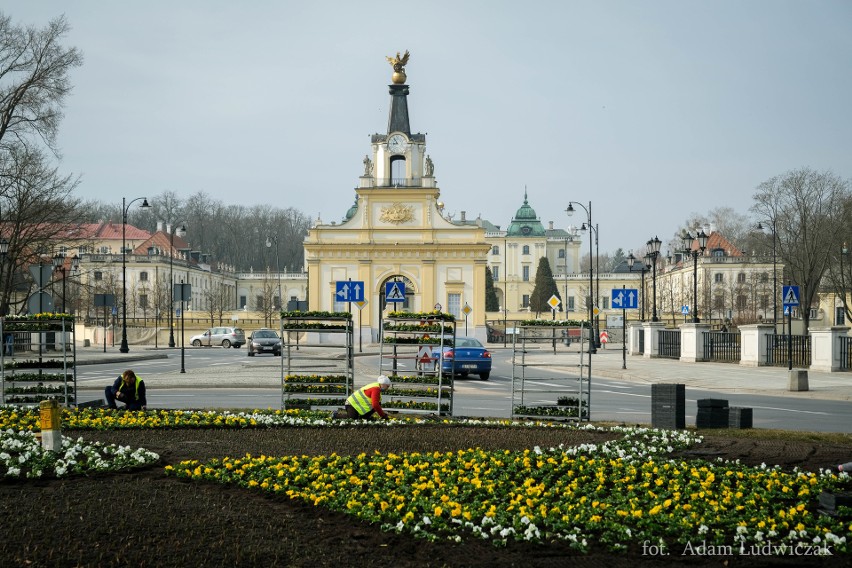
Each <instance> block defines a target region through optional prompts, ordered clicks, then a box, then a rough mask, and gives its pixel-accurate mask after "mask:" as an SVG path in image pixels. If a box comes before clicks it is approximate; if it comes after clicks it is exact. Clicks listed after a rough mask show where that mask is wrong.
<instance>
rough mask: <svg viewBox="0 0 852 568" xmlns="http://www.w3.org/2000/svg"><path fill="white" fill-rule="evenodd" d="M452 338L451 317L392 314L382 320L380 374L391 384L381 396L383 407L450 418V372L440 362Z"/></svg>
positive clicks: (451, 343) (451, 401) (452, 341)
mask: <svg viewBox="0 0 852 568" xmlns="http://www.w3.org/2000/svg"><path fill="white" fill-rule="evenodd" d="M455 339H456V321H455V318H454V317H453V316H452V315H450V314H442V313H433V312H430V313H426V314H416V313H404V312H391V314H390V315H389V316H388V317H385V318H383V319H382V343H381V347H380V357H379V372H380V373H381V374H383V375H386V376H388V377H390V379H391V381H392V385H391V388H390V390H388V391H387V392H386V393H385V394H384V395H382V406H383V407H385V408H389V409H394V410H396V411H399V412H406V413H437V414H438V415H439V416H452V414H453V372H451V373H449V374H445V373H444V369H443V367H444V365H443V362H444V352H445V348H451V347H452V346H453V345H454V344H455ZM451 371H455V362H453V365H452V366H451Z"/></svg>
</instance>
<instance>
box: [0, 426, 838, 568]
mask: <svg viewBox="0 0 852 568" xmlns="http://www.w3.org/2000/svg"><path fill="white" fill-rule="evenodd" d="M65 435H67V436H71V437H74V438H76V437H78V436H82V437H84V438H85V439H88V440H98V441H102V442H106V443H117V444H122V445H129V446H132V447H144V448H147V449H149V450H152V451H155V452H157V453H159V454H160V455H161V458H162V459H161V463H160V464H159V465H158V466H156V467H152V468H149V469H147V470H144V471H141V472H135V473H132V474H111V475H103V476H96V477H90V478H76V479H66V480H51V481H35V482H32V481H19V482H5V483H0V531H2V537H0V565H3V566H165V567H172V566H175V567H177V566H181V567H183V566H207V567H212V566H305V567H312V568H315V567H318V566H335V567H342V566H355V565H365V564H376V565H380V566H381V565H389V566H394V567H415V566H416V567H421V566H427V567H428V566H460V567H461V566H490V567H494V566H519V567H531V566H535V567H537V566H554V567H555V566H566V565H569V564H570V565H575V566H606V567H607V568H615V567H619V566H631V567H644V566H659V565H661V564H669V565H670V564H675V565H678V566H778V565H781V566H802V565H809V566H812V565H813V566H821V565H825V566H829V565H831V566H843V565H849V564H850V562H849V561H850V558H849V557H845V558H837V557H834V558H827V559H811V558H802V557H780V558H779V557H770V558H761V557H748V558H740V557H733V558H726V557H719V556H716V557H690V556H671V557H667V558H664V559H661V558H659V557H649V556H642V551H641V548H639V547H638V546H635V545H634V546H633V548H632V549H631V550H630V551H629V552H628V553H626V554H623V555H614V554H612V553H610V552H608V551H606V550H604V549H603V548H596V549H595V550H593V551H592V552H591V553H589V554H585V555H579V554H578V553H577V552H575V551H573V550H571V549H570V548H568V547H567V546H564V545H560V544H548V545H537V544H529V543H516V542H510V543H509V544H508V545H507V546H506V547H505V548H495V547H494V546H493V545H492V544H490V543H488V542H478V541H470V542H465V543H463V544H454V543H448V542H438V543H431V542H428V541H424V540H421V539H416V538H413V537H409V536H403V535H397V534H390V533H384V532H382V531H381V530H379V528H378V527H376V526H371V525H369V524H366V523H362V522H358V521H356V520H353V519H352V518H351V517H348V516H346V515H342V514H338V513H331V512H328V511H326V510H324V509H320V508H315V507H312V506H308V505H304V504H301V503H299V502H295V501H290V500H288V499H286V498H282V497H280V496H270V495H266V494H261V493H258V492H252V491H248V490H243V489H239V488H234V487H226V486H222V485H218V484H213V483H210V484H208V483H198V482H186V481H181V480H177V479H175V478H173V477H166V476H165V475H164V473H163V468H162V466H163V465H166V464H169V463H172V464H174V463H178V462H179V461H182V460H186V459H199V460H207V459H209V458H213V457H224V456H242V455H245V454H246V453H250V454H252V455H260V454H266V455H291V454H296V455H302V454H307V455H318V454H327V453H331V452H337V453H340V454H348V453H361V452H367V453H370V452H372V451H374V450H376V451H381V452H390V451H392V452H409V451H419V452H425V451H446V450H456V449H462V448H470V447H482V448H491V449H498V448H499V449H523V448H529V447H532V446H534V445H539V446H542V447H550V446H555V445H558V444H566V445H575V444H579V443H584V442H597V443H599V442H603V441H606V440H608V439H611V438H613V437H615V436H614V435H613V434H608V433H594V432H578V431H571V430H567V431H566V430H562V429H545V428H541V429H518V428H511V429H509V428H506V429H493V428H489V429H486V428H473V427H471V428H466V427H455V428H441V427H431V426H430V427H422V428H389V429H383V428H379V429H372V428H371V429H361V428H292V429H289V428H284V429H269V430H266V429H257V430H164V431H151V430H147V431H139V430H128V431H109V432H88V431H87V432H65ZM678 457H681V458H689V459H692V458H703V459H715V458H719V457H721V458H725V459H732V460H733V459H739V460H740V462H741V463H745V464H749V465H759V464H761V463H766V464H779V465H781V466H783V467H784V468H785V469H792V468H793V467H800V468H803V469H807V470H811V471H815V470H817V469H820V468H823V467H826V466H828V465H829V464H836V463H841V462H846V461H850V459H852V443H850V444H826V443H822V442H814V441H791V440H786V441H785V440H776V439H768V440H763V439H756V438H737V437H726V436H723V435H720V436H717V435H715V434H714V435H710V436H708V437H706V439H705V442H704V443H703V444H701V445H700V446H699V447H697V448H693V449H690V450H687V451H684V452H681V453H680V454H679V455H678Z"/></svg>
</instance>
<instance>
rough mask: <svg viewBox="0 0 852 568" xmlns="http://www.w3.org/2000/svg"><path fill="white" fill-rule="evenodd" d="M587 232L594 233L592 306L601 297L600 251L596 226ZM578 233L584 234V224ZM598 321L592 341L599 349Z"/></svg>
mask: <svg viewBox="0 0 852 568" xmlns="http://www.w3.org/2000/svg"><path fill="white" fill-rule="evenodd" d="M589 230H590V231H594V233H595V298H594V300H593V301H592V305H597V304H598V302H599V301H600V297H601V265H600V260H601V255H600V251H598V224H597V223H595V226H594V227H592V226H591V225H589ZM580 232H581V233H585V232H586V224H585V223H583V224H582V225H581V226H580ZM589 241H590V242H589V244H591V235H589ZM591 262H592V259H591V256H590V257H589V263H591ZM598 320H599V316H595V334H594V335H595V337H594V340H595V347H596V348H598V349H600V346H601V336H600V325H599V323H598Z"/></svg>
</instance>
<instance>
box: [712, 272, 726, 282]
mask: <svg viewBox="0 0 852 568" xmlns="http://www.w3.org/2000/svg"><path fill="white" fill-rule="evenodd" d="M724 281H725V275H724V274H722V273H721V272H717V273H716V274H714V275H713V282H715V283H716V284H720V283H722V282H724Z"/></svg>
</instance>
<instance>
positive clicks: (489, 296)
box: [485, 266, 500, 312]
mask: <svg viewBox="0 0 852 568" xmlns="http://www.w3.org/2000/svg"><path fill="white" fill-rule="evenodd" d="M485 311H486V312H499V311H500V301H499V300H498V299H497V292H495V291H494V276H493V275H492V274H491V268H489V267H487V266H486V267H485Z"/></svg>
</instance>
